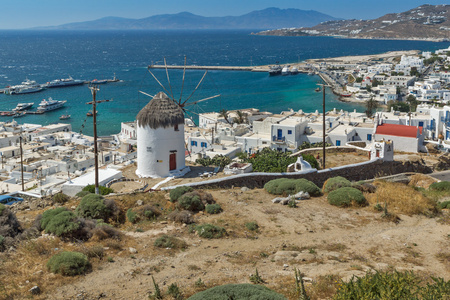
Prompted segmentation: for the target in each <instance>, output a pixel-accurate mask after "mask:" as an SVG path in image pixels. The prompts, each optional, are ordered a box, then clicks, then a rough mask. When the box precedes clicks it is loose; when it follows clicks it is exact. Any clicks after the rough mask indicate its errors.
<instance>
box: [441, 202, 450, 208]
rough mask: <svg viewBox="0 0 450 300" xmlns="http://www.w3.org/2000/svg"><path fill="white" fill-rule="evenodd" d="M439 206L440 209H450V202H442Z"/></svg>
mask: <svg viewBox="0 0 450 300" xmlns="http://www.w3.org/2000/svg"><path fill="white" fill-rule="evenodd" d="M438 206H439V208H440V209H445V208H448V209H450V201H444V202H440V203H439V204H438Z"/></svg>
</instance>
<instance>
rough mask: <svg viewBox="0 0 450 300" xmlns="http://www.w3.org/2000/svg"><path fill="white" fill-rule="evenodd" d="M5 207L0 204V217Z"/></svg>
mask: <svg viewBox="0 0 450 300" xmlns="http://www.w3.org/2000/svg"><path fill="white" fill-rule="evenodd" d="M5 208H6V206H5V205H4V204H1V203H0V216H1V215H2V213H3V211H4V210H5Z"/></svg>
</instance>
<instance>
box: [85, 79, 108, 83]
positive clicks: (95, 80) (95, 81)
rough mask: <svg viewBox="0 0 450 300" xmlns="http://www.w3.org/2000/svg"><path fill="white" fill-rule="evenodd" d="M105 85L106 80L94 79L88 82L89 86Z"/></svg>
mask: <svg viewBox="0 0 450 300" xmlns="http://www.w3.org/2000/svg"><path fill="white" fill-rule="evenodd" d="M105 83H108V80H107V79H101V80H98V79H94V80H91V81H90V82H89V84H105Z"/></svg>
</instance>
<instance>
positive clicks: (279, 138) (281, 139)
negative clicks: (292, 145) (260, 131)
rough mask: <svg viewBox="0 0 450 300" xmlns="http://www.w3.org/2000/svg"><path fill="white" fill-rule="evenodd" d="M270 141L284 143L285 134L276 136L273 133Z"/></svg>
mask: <svg viewBox="0 0 450 300" xmlns="http://www.w3.org/2000/svg"><path fill="white" fill-rule="evenodd" d="M272 142H275V143H277V144H284V143H286V137H285V136H282V137H278V136H276V135H274V136H273V137H272Z"/></svg>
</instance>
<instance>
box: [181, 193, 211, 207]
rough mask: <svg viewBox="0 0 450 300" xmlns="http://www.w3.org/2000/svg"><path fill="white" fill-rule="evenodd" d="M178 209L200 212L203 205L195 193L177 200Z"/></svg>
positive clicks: (187, 194)
mask: <svg viewBox="0 0 450 300" xmlns="http://www.w3.org/2000/svg"><path fill="white" fill-rule="evenodd" d="M178 207H179V208H181V209H183V210H190V211H201V210H203V209H204V208H205V205H204V204H203V202H202V200H201V198H200V195H199V194H198V193H197V192H189V193H186V194H184V195H182V196H181V197H180V198H178Z"/></svg>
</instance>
